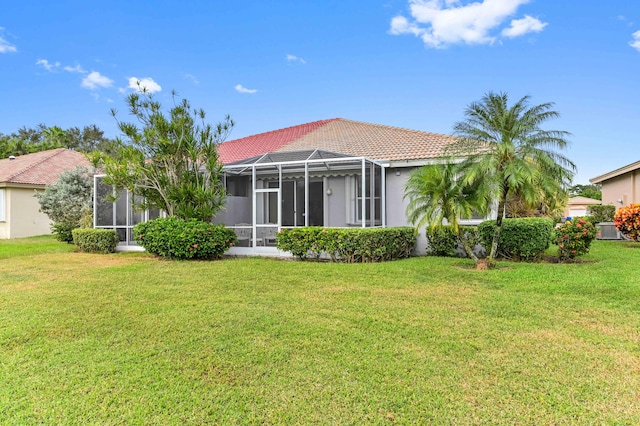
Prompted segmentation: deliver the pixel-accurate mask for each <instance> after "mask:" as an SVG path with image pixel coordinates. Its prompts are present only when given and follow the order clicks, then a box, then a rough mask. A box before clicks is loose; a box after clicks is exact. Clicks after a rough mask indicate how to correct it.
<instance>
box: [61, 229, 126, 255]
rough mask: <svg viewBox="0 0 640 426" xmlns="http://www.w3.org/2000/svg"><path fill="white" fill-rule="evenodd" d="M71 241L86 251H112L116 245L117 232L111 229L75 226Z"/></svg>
mask: <svg viewBox="0 0 640 426" xmlns="http://www.w3.org/2000/svg"><path fill="white" fill-rule="evenodd" d="M72 234H73V242H74V243H75V245H77V246H78V248H79V249H80V250H82V251H84V252H87V253H113V252H115V251H116V246H117V245H118V233H117V232H116V231H115V230H113V229H93V228H77V229H74V230H73V231H72Z"/></svg>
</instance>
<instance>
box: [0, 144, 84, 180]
mask: <svg viewBox="0 0 640 426" xmlns="http://www.w3.org/2000/svg"><path fill="white" fill-rule="evenodd" d="M90 165H91V163H90V162H89V160H88V159H87V157H85V155H84V154H82V153H80V152H76V151H71V150H69V149H66V148H58V149H51V150H48V151H41V152H36V153H34V154H26V155H20V156H17V157H16V158H15V159H13V160H11V159H9V158H4V159H2V160H0V183H15V184H28V185H49V184H52V183H55V181H56V180H58V177H59V176H60V174H61V173H62V172H64V171H67V170H72V169H74V168H76V167H77V166H86V167H89V166H90Z"/></svg>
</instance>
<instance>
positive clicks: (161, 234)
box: [133, 216, 237, 259]
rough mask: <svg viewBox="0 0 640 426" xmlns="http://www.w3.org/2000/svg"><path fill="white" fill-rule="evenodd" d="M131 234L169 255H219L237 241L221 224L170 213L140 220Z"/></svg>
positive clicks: (147, 247)
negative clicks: (165, 216) (179, 217)
mask: <svg viewBox="0 0 640 426" xmlns="http://www.w3.org/2000/svg"><path fill="white" fill-rule="evenodd" d="M133 236H134V238H135V240H136V242H137V243H138V244H139V245H141V246H142V247H144V248H145V250H146V251H148V252H149V253H151V254H155V255H156V256H161V257H166V258H170V259H218V258H220V257H222V255H223V254H224V252H225V251H227V250H228V249H229V247H231V246H232V245H234V244H235V243H236V242H237V237H236V234H235V232H234V231H233V230H232V229H228V228H225V227H224V225H214V224H212V223H208V222H202V221H199V220H195V219H194V220H182V219H178V218H177V217H173V216H172V217H167V218H159V219H154V220H150V221H148V222H143V223H139V224H137V225H136V226H134V228H133Z"/></svg>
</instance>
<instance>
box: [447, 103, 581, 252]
mask: <svg viewBox="0 0 640 426" xmlns="http://www.w3.org/2000/svg"><path fill="white" fill-rule="evenodd" d="M529 100H530V97H529V96H524V97H522V98H521V99H519V100H518V101H516V102H515V103H514V104H513V105H511V106H510V105H509V97H508V95H507V94H506V93H494V92H489V93H487V94H486V95H484V96H483V98H482V99H481V100H480V101H479V102H473V103H471V104H470V105H469V106H468V107H467V109H466V110H465V117H466V118H465V119H464V120H463V121H460V122H458V123H456V124H455V126H454V135H455V136H457V137H458V138H459V142H458V143H456V144H454V146H453V149H454V151H455V153H456V154H458V155H460V154H462V155H466V156H467V160H466V179H467V180H468V181H470V182H473V181H475V180H477V179H482V180H484V181H485V182H486V183H487V188H488V190H489V194H490V195H491V196H492V198H493V199H494V200H496V201H497V203H498V205H497V217H496V228H495V233H494V235H493V241H492V245H491V250H490V252H489V257H488V259H489V262H490V263H493V262H494V261H495V257H496V253H497V249H498V240H499V238H500V232H501V230H502V219H503V218H504V214H505V206H506V203H507V200H508V199H509V196H510V195H511V194H514V193H518V194H519V195H520V196H521V197H522V199H523V200H525V201H526V202H527V203H535V202H539V201H541V199H542V198H543V197H542V194H554V193H559V192H562V191H564V190H565V188H567V187H568V185H569V183H570V182H571V179H572V177H573V173H574V172H575V169H576V168H575V165H574V164H573V163H572V162H571V161H570V160H569V159H568V158H567V157H565V156H564V155H562V154H560V153H558V152H557V150H562V149H564V148H566V147H567V145H568V140H567V138H568V137H569V136H570V134H569V133H568V132H565V131H562V130H546V129H543V128H542V127H541V126H542V124H543V123H545V122H546V121H548V120H551V119H554V118H557V117H559V113H558V112H556V111H554V110H553V109H552V108H553V105H554V104H553V103H543V104H540V105H533V106H531V105H529Z"/></svg>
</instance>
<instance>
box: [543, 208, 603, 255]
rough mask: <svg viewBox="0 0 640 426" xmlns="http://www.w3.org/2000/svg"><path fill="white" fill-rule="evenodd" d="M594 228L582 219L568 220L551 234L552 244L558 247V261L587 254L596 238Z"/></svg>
mask: <svg viewBox="0 0 640 426" xmlns="http://www.w3.org/2000/svg"><path fill="white" fill-rule="evenodd" d="M596 233H597V231H596V227H595V226H594V225H593V224H592V223H590V222H589V221H586V220H584V219H582V218H578V219H576V220H568V221H566V222H565V223H563V224H562V225H560V226H558V227H557V228H556V229H555V230H554V232H553V243H554V244H556V245H557V246H558V257H559V258H560V260H567V259H573V258H575V257H577V256H582V255H583V254H587V253H589V246H591V242H592V241H593V240H595V238H596Z"/></svg>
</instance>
